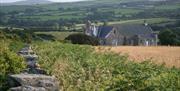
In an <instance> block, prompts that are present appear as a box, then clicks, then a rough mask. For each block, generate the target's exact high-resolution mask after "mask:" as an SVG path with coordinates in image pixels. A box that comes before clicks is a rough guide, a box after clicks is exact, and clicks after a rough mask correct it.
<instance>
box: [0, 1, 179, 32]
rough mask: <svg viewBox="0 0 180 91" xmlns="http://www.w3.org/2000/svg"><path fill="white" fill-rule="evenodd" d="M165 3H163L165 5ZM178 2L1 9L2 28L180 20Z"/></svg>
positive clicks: (89, 3) (129, 2)
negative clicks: (159, 19) (143, 20)
mask: <svg viewBox="0 0 180 91" xmlns="http://www.w3.org/2000/svg"><path fill="white" fill-rule="evenodd" d="M162 3H163V4H162ZM179 6H180V2H179V1H172V2H150V1H148V2H146V1H145V0H133V1H132V0H128V1H127V0H121V1H120V0H113V1H112V0H111V1H108V0H93V1H85V2H78V3H55V4H48V5H32V6H31V5H30V6H1V8H0V13H1V17H2V19H1V18H0V21H1V22H0V25H2V26H7V25H9V26H13V27H27V28H29V27H43V26H46V27H53V26H54V25H55V24H57V23H58V24H59V26H69V24H70V25H73V24H83V23H84V22H85V21H86V20H91V21H93V22H95V21H99V22H103V21H108V22H117V21H124V20H134V19H149V18H164V19H166V18H167V19H173V20H175V21H176V20H178V19H179V18H178V16H179V13H178V12H179V8H180V7H179Z"/></svg>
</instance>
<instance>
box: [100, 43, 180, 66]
mask: <svg viewBox="0 0 180 91" xmlns="http://www.w3.org/2000/svg"><path fill="white" fill-rule="evenodd" d="M97 50H98V51H112V52H115V53H119V54H124V55H128V58H129V59H130V60H132V61H135V62H143V61H152V62H153V63H156V64H159V65H161V64H165V66H166V67H173V66H175V67H177V68H180V55H179V54H180V47H168V46H157V47H143V46H138V47H133V46H119V47H102V48H101V47H97Z"/></svg>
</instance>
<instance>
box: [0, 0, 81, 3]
mask: <svg viewBox="0 0 180 91" xmlns="http://www.w3.org/2000/svg"><path fill="white" fill-rule="evenodd" d="M16 1H23V0H0V3H9V2H16ZM49 1H54V2H75V1H84V0H49Z"/></svg>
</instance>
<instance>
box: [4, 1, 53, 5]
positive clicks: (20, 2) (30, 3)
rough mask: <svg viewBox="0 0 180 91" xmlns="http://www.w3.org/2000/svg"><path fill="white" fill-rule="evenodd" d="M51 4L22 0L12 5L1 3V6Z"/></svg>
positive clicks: (48, 2)
mask: <svg viewBox="0 0 180 91" xmlns="http://www.w3.org/2000/svg"><path fill="white" fill-rule="evenodd" d="M50 3H53V2H51V1H49V0H23V1H17V2H13V3H1V5H2V6H6V5H7V6H10V5H36V4H50Z"/></svg>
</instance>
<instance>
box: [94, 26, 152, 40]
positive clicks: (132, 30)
mask: <svg viewBox="0 0 180 91" xmlns="http://www.w3.org/2000/svg"><path fill="white" fill-rule="evenodd" d="M114 28H116V29H117V31H118V33H119V34H120V35H123V36H127V37H132V36H135V35H140V36H141V37H143V38H154V37H155V35H154V34H153V30H152V29H151V27H150V26H148V25H143V24H118V25H111V26H99V27H98V36H97V37H98V38H105V37H106V36H107V35H108V34H109V33H110V32H111V31H112V30H113V29H114Z"/></svg>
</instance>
